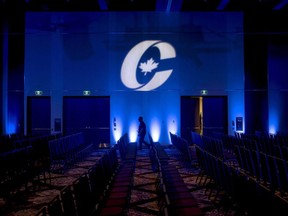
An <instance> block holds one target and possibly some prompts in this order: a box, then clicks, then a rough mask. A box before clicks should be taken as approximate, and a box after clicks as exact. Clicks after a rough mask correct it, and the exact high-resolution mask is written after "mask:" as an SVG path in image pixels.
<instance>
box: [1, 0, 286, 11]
mask: <svg viewBox="0 0 288 216" xmlns="http://www.w3.org/2000/svg"><path fill="white" fill-rule="evenodd" d="M0 7H1V8H2V9H9V10H13V9H14V10H19V9H21V10H24V11H165V12H179V11H243V12H245V11H279V10H281V11H283V10H287V9H288V0H0Z"/></svg>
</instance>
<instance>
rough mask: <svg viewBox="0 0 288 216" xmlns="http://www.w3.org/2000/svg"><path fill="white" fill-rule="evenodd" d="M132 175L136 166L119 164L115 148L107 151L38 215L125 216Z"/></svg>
mask: <svg viewBox="0 0 288 216" xmlns="http://www.w3.org/2000/svg"><path fill="white" fill-rule="evenodd" d="M133 172H134V163H132V162H121V161H119V159H118V154H117V150H116V148H114V147H113V148H111V149H108V150H107V152H105V153H104V154H103V155H102V157H101V158H100V159H99V160H98V161H97V162H96V163H95V165H94V166H92V167H91V168H90V169H89V170H88V171H87V172H85V173H84V174H82V175H81V176H80V177H78V178H77V179H76V180H75V181H74V182H73V183H72V184H71V185H68V186H66V187H65V188H63V189H62V190H61V191H60V193H59V194H58V195H57V196H56V197H54V199H52V200H51V201H50V202H49V203H48V204H47V205H46V206H44V207H42V208H41V209H40V210H39V212H38V213H37V214H36V215H37V216H46V215H49V216H99V215H113V214H114V213H115V212H117V215H124V213H125V212H126V211H127V207H128V201H129V196H130V192H131V186H132V182H133ZM120 212H121V214H120ZM118 213H119V214H118ZM122 213H123V214H122Z"/></svg>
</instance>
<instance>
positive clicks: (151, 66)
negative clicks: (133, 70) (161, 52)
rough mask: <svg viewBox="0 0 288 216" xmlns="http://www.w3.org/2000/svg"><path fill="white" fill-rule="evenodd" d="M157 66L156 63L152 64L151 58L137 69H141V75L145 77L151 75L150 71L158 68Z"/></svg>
mask: <svg viewBox="0 0 288 216" xmlns="http://www.w3.org/2000/svg"><path fill="white" fill-rule="evenodd" d="M158 64H159V63H157V62H154V59H153V58H150V59H149V60H147V62H143V63H140V66H139V68H140V69H142V71H141V72H142V73H144V76H146V74H147V73H148V72H149V73H151V72H152V70H154V69H155V68H157V67H158Z"/></svg>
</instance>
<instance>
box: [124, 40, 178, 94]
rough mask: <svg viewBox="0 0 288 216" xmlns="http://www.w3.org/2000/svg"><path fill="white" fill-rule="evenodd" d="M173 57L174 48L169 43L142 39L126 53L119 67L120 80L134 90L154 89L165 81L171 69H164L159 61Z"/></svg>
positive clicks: (174, 54) (174, 55) (174, 53)
mask: <svg viewBox="0 0 288 216" xmlns="http://www.w3.org/2000/svg"><path fill="white" fill-rule="evenodd" d="M175 57H176V52H175V49H174V47H173V46H172V45H171V44H169V43H166V42H162V41H159V40H146V41H142V42H140V43H138V44H137V45H135V46H134V47H133V48H132V49H131V50H130V51H129V52H128V54H127V55H126V57H125V59H124V61H123V64H122V68H121V81H122V83H123V84H124V85H125V86H126V87H127V88H130V89H134V90H136V91H151V90H153V89H156V88H158V87H160V86H161V85H163V84H164V83H165V82H166V81H167V79H168V78H169V77H170V75H171V73H172V71H173V69H167V70H165V69H164V68H163V67H161V62H163V61H164V60H167V59H172V58H175ZM160 68H163V69H160Z"/></svg>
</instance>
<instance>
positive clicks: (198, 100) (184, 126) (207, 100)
mask: <svg viewBox="0 0 288 216" xmlns="http://www.w3.org/2000/svg"><path fill="white" fill-rule="evenodd" d="M227 115H228V108H227V97H226V96H211V97H210V96H205V97H192V96H182V97H181V137H182V138H185V139H186V140H187V141H188V142H189V143H191V142H192V141H191V131H193V132H197V133H199V134H202V135H208V136H209V135H211V136H212V135H213V134H214V133H224V134H227V131H228V123H227V119H228V117H227Z"/></svg>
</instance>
